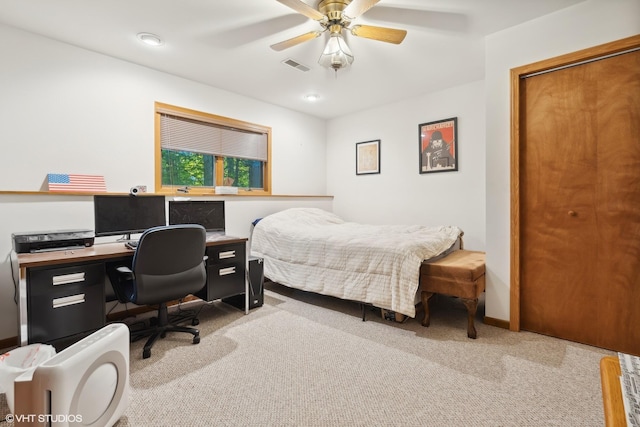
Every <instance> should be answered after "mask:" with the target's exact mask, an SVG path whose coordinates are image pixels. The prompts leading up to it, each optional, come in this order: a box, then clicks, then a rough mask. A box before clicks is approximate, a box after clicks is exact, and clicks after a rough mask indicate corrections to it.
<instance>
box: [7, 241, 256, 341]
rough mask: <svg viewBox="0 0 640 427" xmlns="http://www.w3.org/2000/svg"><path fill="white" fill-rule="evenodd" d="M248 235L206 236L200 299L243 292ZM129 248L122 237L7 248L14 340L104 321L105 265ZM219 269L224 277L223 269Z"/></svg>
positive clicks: (125, 257)
mask: <svg viewBox="0 0 640 427" xmlns="http://www.w3.org/2000/svg"><path fill="white" fill-rule="evenodd" d="M247 240H248V239H246V238H239V237H232V236H226V235H215V236H208V238H207V243H206V245H207V255H208V257H209V259H208V260H207V285H206V286H205V289H203V292H202V295H203V296H200V295H198V296H200V297H201V298H203V299H209V298H211V299H210V300H212V299H218V298H225V297H228V296H231V295H237V294H240V293H243V292H246V284H245V264H246V254H245V246H246V242H247ZM133 254H134V251H133V250H130V249H127V248H126V247H125V245H124V243H123V242H115V243H99V244H95V245H93V246H91V247H88V248H80V249H73V250H71V249H67V250H60V251H50V252H40V253H21V254H16V253H15V252H13V253H12V254H11V260H12V264H14V265H15V267H14V271H18V272H19V277H18V292H17V298H18V342H19V343H20V345H26V344H30V343H34V342H53V341H55V340H57V339H63V338H66V337H69V336H73V335H75V334H81V333H85V332H91V331H93V330H96V329H99V328H100V327H102V326H104V324H105V321H106V319H105V284H106V283H108V281H107V279H106V277H107V269H108V268H109V266H110V265H113V264H115V263H123V262H124V263H126V262H130V259H131V258H133ZM221 271H222V272H224V276H225V277H220V276H223V274H222V273H220V272H221Z"/></svg>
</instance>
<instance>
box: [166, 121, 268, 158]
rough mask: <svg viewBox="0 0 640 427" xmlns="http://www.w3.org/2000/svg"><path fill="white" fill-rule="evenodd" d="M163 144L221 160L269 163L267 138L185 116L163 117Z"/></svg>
mask: <svg viewBox="0 0 640 427" xmlns="http://www.w3.org/2000/svg"><path fill="white" fill-rule="evenodd" d="M160 127H161V129H160V145H161V146H162V148H163V149H166V150H175V151H191V152H197V153H203V154H212V155H214V156H222V157H237V158H242V159H251V160H260V161H263V162H266V161H267V135H266V134H263V133H256V132H250V131H245V130H239V129H234V128H230V127H225V126H220V125H216V124H213V123H207V122H204V121H199V120H194V119H189V118H185V117H178V116H172V115H169V114H164V113H163V114H161V115H160Z"/></svg>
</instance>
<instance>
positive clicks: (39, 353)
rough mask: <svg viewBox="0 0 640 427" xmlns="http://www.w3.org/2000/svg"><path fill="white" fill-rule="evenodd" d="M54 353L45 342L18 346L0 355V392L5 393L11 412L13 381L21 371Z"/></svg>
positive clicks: (27, 369)
mask: <svg viewBox="0 0 640 427" xmlns="http://www.w3.org/2000/svg"><path fill="white" fill-rule="evenodd" d="M55 354H56V349H55V348H54V347H53V346H51V345H47V344H30V345H26V346H24V347H18V348H15V349H13V350H11V351H8V352H6V353H5V354H3V355H1V356H0V393H5V394H6V395H7V404H8V405H9V410H10V411H11V413H13V409H14V406H13V381H14V380H15V379H16V378H17V377H18V376H19V375H21V374H22V373H24V372H27V371H29V370H35V368H36V367H37V366H38V365H40V364H41V363H44V362H45V361H47V360H49V359H50V358H52V357H53V356H54V355H55Z"/></svg>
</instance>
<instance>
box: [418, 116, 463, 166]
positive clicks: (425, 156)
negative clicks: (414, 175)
mask: <svg viewBox="0 0 640 427" xmlns="http://www.w3.org/2000/svg"><path fill="white" fill-rule="evenodd" d="M418 144H419V146H418V148H419V150H420V173H432V172H448V171H457V170H458V118H457V117H452V118H450V119H444V120H438V121H435V122H428V123H422V124H420V125H419V126H418Z"/></svg>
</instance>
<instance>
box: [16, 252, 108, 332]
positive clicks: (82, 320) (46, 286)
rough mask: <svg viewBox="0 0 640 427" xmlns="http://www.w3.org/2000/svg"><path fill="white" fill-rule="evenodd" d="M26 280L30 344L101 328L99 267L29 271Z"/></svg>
mask: <svg viewBox="0 0 640 427" xmlns="http://www.w3.org/2000/svg"><path fill="white" fill-rule="evenodd" d="M27 280H28V281H29V284H30V289H29V293H28V298H27V307H28V312H29V323H28V336H29V338H28V340H29V342H30V343H37V342H51V341H55V340H57V339H60V338H65V337H69V336H72V335H75V334H79V333H83V332H86V331H91V330H94V329H99V328H101V327H102V326H104V324H105V305H104V264H103V263H87V264H75V265H67V266H56V267H38V268H31V269H29V271H28V278H27Z"/></svg>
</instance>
